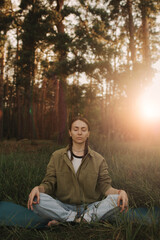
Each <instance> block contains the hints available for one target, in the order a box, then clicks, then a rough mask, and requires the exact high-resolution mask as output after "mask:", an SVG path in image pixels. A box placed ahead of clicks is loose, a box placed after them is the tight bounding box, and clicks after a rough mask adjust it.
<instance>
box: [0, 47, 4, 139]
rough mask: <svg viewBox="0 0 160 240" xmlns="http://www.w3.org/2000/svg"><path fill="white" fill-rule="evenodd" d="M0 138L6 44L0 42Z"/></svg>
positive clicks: (0, 132) (0, 137) (0, 133)
mask: <svg viewBox="0 0 160 240" xmlns="http://www.w3.org/2000/svg"><path fill="white" fill-rule="evenodd" d="M0 44H1V46H0V140H2V138H3V84H4V79H3V71H4V46H3V43H2V42H1V43H0Z"/></svg>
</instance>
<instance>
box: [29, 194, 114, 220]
mask: <svg viewBox="0 0 160 240" xmlns="http://www.w3.org/2000/svg"><path fill="white" fill-rule="evenodd" d="M118 196H119V195H117V194H115V195H108V196H107V197H106V198H105V199H103V200H102V201H97V202H94V203H91V204H88V205H86V206H85V205H72V204H66V203H62V202H60V201H59V200H56V199H54V198H52V197H51V196H49V195H48V194H45V193H40V203H39V204H36V205H34V206H33V207H34V212H35V213H37V214H38V215H40V216H41V217H43V218H45V219H48V221H50V220H53V219H54V220H57V221H61V222H72V221H74V220H75V218H79V217H83V218H84V219H85V220H86V221H87V222H94V221H99V220H100V219H101V218H102V217H103V216H104V215H105V214H107V212H111V210H114V209H115V208H117V199H118Z"/></svg>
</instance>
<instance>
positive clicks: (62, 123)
mask: <svg viewBox="0 0 160 240" xmlns="http://www.w3.org/2000/svg"><path fill="white" fill-rule="evenodd" d="M63 3H64V0H57V12H58V13H59V14H60V12H61V9H62V7H63ZM56 26H57V30H58V33H62V34H63V33H64V24H63V19H62V18H61V19H60V20H59V22H58V23H57V25H56ZM65 56H66V53H65V52H64V51H63V50H62V51H61V50H59V53H58V61H59V62H61V61H62V60H63V59H64V58H65ZM58 96H59V100H58V132H59V133H58V143H59V144H62V143H63V142H64V140H65V135H66V123H67V106H66V77H65V76H64V74H63V73H61V75H60V76H59V94H58Z"/></svg>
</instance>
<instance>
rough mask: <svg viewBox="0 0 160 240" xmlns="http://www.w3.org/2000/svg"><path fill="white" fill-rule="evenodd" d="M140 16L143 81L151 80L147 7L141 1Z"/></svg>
mask: <svg viewBox="0 0 160 240" xmlns="http://www.w3.org/2000/svg"><path fill="white" fill-rule="evenodd" d="M141 14H142V41H143V53H142V54H143V65H144V74H145V81H146V82H148V81H150V80H151V54H150V47H149V23H148V16H147V7H146V5H145V3H144V1H142V0H141Z"/></svg>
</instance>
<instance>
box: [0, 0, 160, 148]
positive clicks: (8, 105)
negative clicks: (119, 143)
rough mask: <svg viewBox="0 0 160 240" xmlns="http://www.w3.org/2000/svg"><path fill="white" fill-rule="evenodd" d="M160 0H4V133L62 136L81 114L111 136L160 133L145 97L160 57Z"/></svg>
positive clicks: (0, 81)
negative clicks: (145, 113) (145, 110)
mask: <svg viewBox="0 0 160 240" xmlns="http://www.w3.org/2000/svg"><path fill="white" fill-rule="evenodd" d="M159 10H160V1H159V0H135V1H132V0H119V1H117V0H74V1H72V0H43V1H42V0H21V1H11V0H1V1H0V139H11V138H15V139H17V140H19V139H24V138H27V139H53V140H58V143H60V144H63V143H64V141H65V140H66V136H67V134H66V132H67V131H66V130H67V123H68V121H69V120H70V118H72V117H73V116H75V115H78V114H79V115H82V116H85V117H87V118H88V119H89V121H90V122H91V127H92V130H93V131H94V133H96V134H97V133H98V134H101V136H102V135H103V136H104V137H105V138H106V139H108V140H127V141H128V140H134V139H144V138H149V139H152V137H155V136H157V135H156V134H157V133H158V132H159V129H160V122H159V121H156V123H155V122H154V123H153V122H149V121H146V119H145V118H144V117H142V116H141V111H140V110H139V104H140V102H139V97H140V96H141V94H142V93H143V92H144V91H145V89H146V87H147V86H149V85H150V84H152V82H153V79H154V77H155V75H156V71H157V70H156V69H155V68H154V64H155V63H157V62H158V61H159V56H160V51H159V50H160V43H159V31H160V26H159V25H160V23H159V21H158V19H159Z"/></svg>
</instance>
